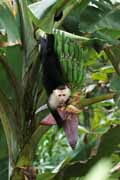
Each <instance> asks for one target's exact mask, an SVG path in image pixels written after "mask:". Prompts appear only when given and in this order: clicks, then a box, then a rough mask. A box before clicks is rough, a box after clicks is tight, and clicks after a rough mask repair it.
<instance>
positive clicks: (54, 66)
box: [40, 34, 65, 127]
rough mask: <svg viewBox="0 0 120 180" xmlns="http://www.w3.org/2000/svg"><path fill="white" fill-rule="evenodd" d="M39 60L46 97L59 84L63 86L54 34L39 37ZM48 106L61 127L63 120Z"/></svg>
mask: <svg viewBox="0 0 120 180" xmlns="http://www.w3.org/2000/svg"><path fill="white" fill-rule="evenodd" d="M40 43H41V51H40V54H41V61H42V71H43V85H44V87H45V89H46V92H47V95H48V97H49V96H50V95H51V93H52V92H53V90H55V89H57V88H58V87H59V86H65V81H64V78H63V72H62V68H61V65H60V61H59V58H58V55H57V53H56V52H55V50H54V36H53V35H51V34H50V35H47V38H46V39H44V38H41V42H40ZM48 107H49V109H50V111H51V113H52V115H53V117H54V118H55V120H56V122H57V124H58V126H59V127H62V124H63V120H62V118H61V117H60V115H59V114H58V112H57V110H55V109H52V108H51V107H50V106H49V103H48Z"/></svg>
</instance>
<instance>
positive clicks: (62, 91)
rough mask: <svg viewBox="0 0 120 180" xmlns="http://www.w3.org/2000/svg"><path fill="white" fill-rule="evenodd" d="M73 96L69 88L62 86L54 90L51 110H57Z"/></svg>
mask: <svg viewBox="0 0 120 180" xmlns="http://www.w3.org/2000/svg"><path fill="white" fill-rule="evenodd" d="M70 95H71V90H70V89H69V88H68V86H60V87H58V88H57V89H55V90H53V92H52V94H51V95H50V98H49V105H50V107H51V108H53V109H56V108H58V107H60V106H63V105H64V104H65V103H66V102H67V100H68V99H69V97H70Z"/></svg>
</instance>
